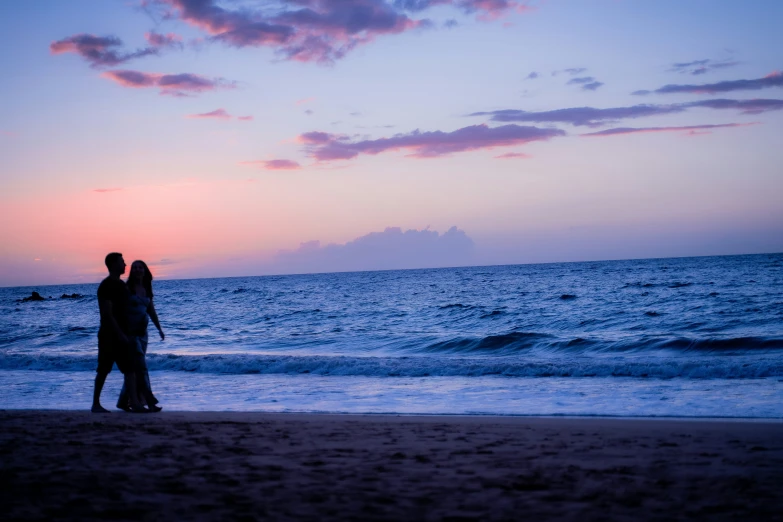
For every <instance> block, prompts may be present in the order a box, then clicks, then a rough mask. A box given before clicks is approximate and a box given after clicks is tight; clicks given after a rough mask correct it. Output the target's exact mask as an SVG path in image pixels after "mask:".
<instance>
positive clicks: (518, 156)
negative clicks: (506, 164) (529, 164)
mask: <svg viewBox="0 0 783 522" xmlns="http://www.w3.org/2000/svg"><path fill="white" fill-rule="evenodd" d="M531 157H532V156H531V155H530V154H525V153H524V152H506V153H505V154H501V155H500V156H495V158H496V159H528V158H531Z"/></svg>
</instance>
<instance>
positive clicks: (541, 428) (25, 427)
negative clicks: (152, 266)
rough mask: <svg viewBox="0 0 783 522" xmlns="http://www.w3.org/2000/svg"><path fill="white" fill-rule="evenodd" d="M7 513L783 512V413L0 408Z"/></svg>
mask: <svg viewBox="0 0 783 522" xmlns="http://www.w3.org/2000/svg"><path fill="white" fill-rule="evenodd" d="M0 425H2V430H0V455H2V459H1V460H2V474H1V479H0V501H1V502H2V506H3V511H4V513H5V515H4V518H5V519H6V520H36V519H50V520H92V519H98V518H101V519H104V518H110V519H117V520H163V519H168V520H264V519H271V520H444V521H445V520H453V521H457V520H461V521H464V520H520V519H534V520H535V519H550V520H607V519H612V520H632V519H635V520H639V519H643V520H673V519H698V520H704V519H709V520H751V519H755V520H783V487H782V486H781V485H783V423H779V422H731V421H679V420H629V419H603V418H600V419H599V418H524V417H448V416H444V417H435V416H429V417H424V416H421V417H419V416H414V417H410V416H408V417H406V416H349V415H315V414H264V413H182V412H164V413H162V414H158V415H132V414H123V413H112V414H109V415H95V414H90V413H88V412H66V411H2V412H0Z"/></svg>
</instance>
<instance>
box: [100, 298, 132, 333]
mask: <svg viewBox="0 0 783 522" xmlns="http://www.w3.org/2000/svg"><path fill="white" fill-rule="evenodd" d="M98 306H99V308H100V311H101V323H102V324H108V325H109V326H111V328H112V330H114V333H115V334H117V338H118V339H119V340H120V341H122V342H123V343H125V344H128V338H127V337H126V336H125V333H124V332H123V331H122V329H120V325H119V324H118V323H117V318H116V317H114V314H113V313H112V305H111V301H110V300H109V299H101V300H100V301H98Z"/></svg>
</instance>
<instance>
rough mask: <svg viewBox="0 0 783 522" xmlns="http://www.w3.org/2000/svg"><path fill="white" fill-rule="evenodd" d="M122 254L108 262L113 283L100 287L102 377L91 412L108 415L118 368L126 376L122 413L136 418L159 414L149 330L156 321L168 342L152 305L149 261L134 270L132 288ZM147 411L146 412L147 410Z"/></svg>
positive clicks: (133, 266) (97, 382) (137, 264)
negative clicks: (107, 388)
mask: <svg viewBox="0 0 783 522" xmlns="http://www.w3.org/2000/svg"><path fill="white" fill-rule="evenodd" d="M126 266H127V265H126V264H125V260H124V259H123V257H122V254H120V253H117V252H112V253H111V254H108V255H107V256H106V268H108V269H109V277H107V278H106V279H104V280H103V281H102V282H101V284H100V286H99V287H98V306H99V308H100V313H101V326H100V328H99V330H98V374H97V375H96V377H95V389H94V391H93V399H92V412H93V413H108V412H109V410H107V409H106V408H104V407H103V406H101V391H102V390H103V385H104V383H105V382H106V377H107V376H108V375H109V373H111V370H112V367H113V366H114V364H115V363H116V364H117V368H119V369H120V371H121V372H122V374H123V376H124V384H123V387H122V391H121V392H120V397H119V399H118V401H117V407H118V408H120V409H122V410H125V411H129V412H133V413H151V412H159V411H160V410H161V409H162V408H161V407H160V406H158V405H157V404H158V399H156V398H155V396H154V395H153V394H152V387H151V385H150V377H149V373H148V372H147V359H146V355H147V325H148V324H149V320H150V319H152V322H153V324H154V325H155V327H156V328H157V329H158V333H159V334H160V339H161V340H163V339H164V338H165V336H164V335H163V329H162V328H161V327H160V321H159V320H158V314H157V312H156V311H155V305H154V304H153V302H152V297H153V296H152V272H150V269H149V268H148V267H147V265H146V263H144V261H134V262H133V263H132V264H131V270H130V275H129V276H128V280H127V282H124V281H123V280H122V279H120V276H121V275H122V274H124V273H125V267H126ZM145 406H146V408H145Z"/></svg>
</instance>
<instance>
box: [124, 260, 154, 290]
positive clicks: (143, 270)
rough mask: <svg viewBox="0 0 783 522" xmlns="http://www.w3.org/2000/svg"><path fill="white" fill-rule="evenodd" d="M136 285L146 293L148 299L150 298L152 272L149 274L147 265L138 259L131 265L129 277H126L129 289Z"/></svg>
mask: <svg viewBox="0 0 783 522" xmlns="http://www.w3.org/2000/svg"><path fill="white" fill-rule="evenodd" d="M137 284H140V285H141V286H142V287H143V288H144V290H146V291H147V296H148V297H152V272H150V269H149V267H148V266H147V263H145V262H144V261H141V260H139V259H137V260H136V261H134V262H133V263H131V268H130V275H129V276H128V285H129V286H130V287H131V289H133V288H134V287H135V286H136V285H137Z"/></svg>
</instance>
